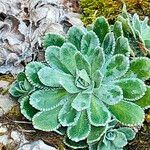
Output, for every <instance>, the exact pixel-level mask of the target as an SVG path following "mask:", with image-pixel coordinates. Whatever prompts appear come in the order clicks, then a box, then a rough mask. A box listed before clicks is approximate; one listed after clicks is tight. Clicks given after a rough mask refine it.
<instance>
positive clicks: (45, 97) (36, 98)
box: [30, 89, 67, 111]
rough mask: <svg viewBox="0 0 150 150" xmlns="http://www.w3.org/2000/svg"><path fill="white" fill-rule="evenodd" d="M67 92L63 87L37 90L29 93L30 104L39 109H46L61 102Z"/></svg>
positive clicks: (52, 107)
mask: <svg viewBox="0 0 150 150" xmlns="http://www.w3.org/2000/svg"><path fill="white" fill-rule="evenodd" d="M66 96H67V92H66V91H65V90H64V89H55V90H38V91H35V92H34V93H32V94H31V96H30V104H31V105H32V106H33V107H34V108H36V109H38V110H41V111H48V110H51V109H54V108H55V107H58V106H59V105H60V104H62V101H64V99H65V97H66Z"/></svg>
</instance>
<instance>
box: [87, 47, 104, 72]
mask: <svg viewBox="0 0 150 150" xmlns="http://www.w3.org/2000/svg"><path fill="white" fill-rule="evenodd" d="M89 62H90V64H91V72H92V73H94V72H95V71H96V70H99V69H100V68H101V67H102V66H103V64H104V63H105V56H104V51H103V48H101V47H96V48H95V50H94V52H93V55H92V56H91V58H90V61H89Z"/></svg>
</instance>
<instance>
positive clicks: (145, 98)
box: [135, 86, 150, 109]
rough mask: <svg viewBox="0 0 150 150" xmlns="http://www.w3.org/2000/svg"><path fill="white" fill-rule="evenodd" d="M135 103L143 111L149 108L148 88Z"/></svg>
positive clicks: (149, 89) (149, 94)
mask: <svg viewBox="0 0 150 150" xmlns="http://www.w3.org/2000/svg"><path fill="white" fill-rule="evenodd" d="M135 103H136V104H137V105H139V106H140V107H142V108H144V109H147V108H150V86H148V87H147V91H146V93H145V95H144V96H143V97H142V98H141V99H139V100H137V101H135Z"/></svg>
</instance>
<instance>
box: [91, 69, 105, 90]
mask: <svg viewBox="0 0 150 150" xmlns="http://www.w3.org/2000/svg"><path fill="white" fill-rule="evenodd" d="M92 78H93V81H94V88H99V86H100V85H101V82H102V79H103V75H102V74H101V72H100V70H97V71H96V72H95V73H94V74H93V77H92Z"/></svg>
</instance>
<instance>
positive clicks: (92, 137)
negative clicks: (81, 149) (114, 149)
mask: <svg viewBox="0 0 150 150" xmlns="http://www.w3.org/2000/svg"><path fill="white" fill-rule="evenodd" d="M106 128H107V126H102V127H101V126H99V127H95V126H91V131H90V134H89V135H88V137H87V143H88V144H92V143H94V142H97V141H99V140H100V139H101V137H102V136H103V135H104V133H105V132H106Z"/></svg>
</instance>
